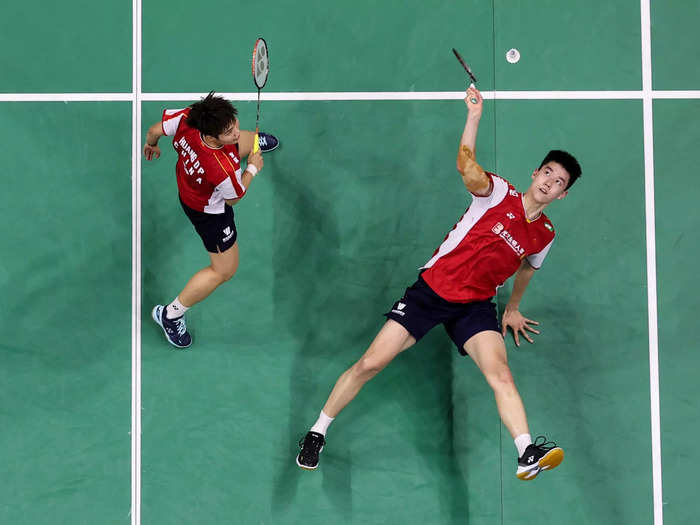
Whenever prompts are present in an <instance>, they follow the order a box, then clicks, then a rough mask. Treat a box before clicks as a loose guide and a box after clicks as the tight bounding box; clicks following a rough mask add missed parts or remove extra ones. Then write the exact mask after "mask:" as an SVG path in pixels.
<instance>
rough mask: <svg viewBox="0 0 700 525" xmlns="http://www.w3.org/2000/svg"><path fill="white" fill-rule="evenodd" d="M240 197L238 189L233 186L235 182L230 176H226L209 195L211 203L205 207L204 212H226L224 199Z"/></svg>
mask: <svg viewBox="0 0 700 525" xmlns="http://www.w3.org/2000/svg"><path fill="white" fill-rule="evenodd" d="M236 197H238V195H236V189H235V188H234V187H233V182H231V178H230V177H226V178H225V179H224V180H223V181H222V182H221V184H219V185H218V186H217V187H216V188H214V191H213V192H212V193H211V197H209V204H207V205H206V206H205V207H204V213H213V214H217V213H224V210H225V209H224V204H225V202H224V199H235V198H236Z"/></svg>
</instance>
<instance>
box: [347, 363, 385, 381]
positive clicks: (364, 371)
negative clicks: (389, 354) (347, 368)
mask: <svg viewBox="0 0 700 525" xmlns="http://www.w3.org/2000/svg"><path fill="white" fill-rule="evenodd" d="M385 366H386V363H384V362H382V361H380V360H378V359H376V358H374V357H362V358H360V360H359V361H358V362H357V363H355V366H353V371H354V372H355V375H357V376H358V377H360V378H361V379H364V380H365V381H366V380H369V379H371V378H373V377H374V376H376V375H377V374H378V373H379V372H380V371H381V370H382V369H383V368H384V367H385Z"/></svg>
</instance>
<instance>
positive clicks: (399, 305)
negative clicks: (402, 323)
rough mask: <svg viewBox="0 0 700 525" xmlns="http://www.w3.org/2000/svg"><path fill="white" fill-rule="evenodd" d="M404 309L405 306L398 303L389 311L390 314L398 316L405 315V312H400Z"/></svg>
mask: <svg viewBox="0 0 700 525" xmlns="http://www.w3.org/2000/svg"><path fill="white" fill-rule="evenodd" d="M404 308H406V304H405V303H402V302H398V303H396V308H394V309H393V310H392V311H391V313H394V314H398V315H406V312H402V311H401V310H403V309H404Z"/></svg>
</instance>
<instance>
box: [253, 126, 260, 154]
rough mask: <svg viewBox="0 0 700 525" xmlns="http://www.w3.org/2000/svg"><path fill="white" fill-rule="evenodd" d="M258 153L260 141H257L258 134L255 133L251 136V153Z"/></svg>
mask: <svg viewBox="0 0 700 525" xmlns="http://www.w3.org/2000/svg"><path fill="white" fill-rule="evenodd" d="M258 151H260V141H259V140H258V132H257V131H256V132H255V135H254V136H253V153H257V152H258Z"/></svg>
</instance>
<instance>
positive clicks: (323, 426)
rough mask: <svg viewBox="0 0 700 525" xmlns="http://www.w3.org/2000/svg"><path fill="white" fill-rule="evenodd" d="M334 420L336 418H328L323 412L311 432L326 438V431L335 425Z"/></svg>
mask: <svg viewBox="0 0 700 525" xmlns="http://www.w3.org/2000/svg"><path fill="white" fill-rule="evenodd" d="M334 419H335V418H334V417H328V416H327V415H326V414H325V412H324V411H323V410H321V413H320V414H319V416H318V419H317V420H316V423H314V426H312V427H311V432H318V433H319V434H323V435H324V436H325V435H326V431H327V430H328V425H330V424H331V423H333V420H334Z"/></svg>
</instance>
